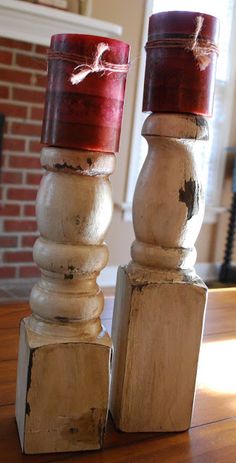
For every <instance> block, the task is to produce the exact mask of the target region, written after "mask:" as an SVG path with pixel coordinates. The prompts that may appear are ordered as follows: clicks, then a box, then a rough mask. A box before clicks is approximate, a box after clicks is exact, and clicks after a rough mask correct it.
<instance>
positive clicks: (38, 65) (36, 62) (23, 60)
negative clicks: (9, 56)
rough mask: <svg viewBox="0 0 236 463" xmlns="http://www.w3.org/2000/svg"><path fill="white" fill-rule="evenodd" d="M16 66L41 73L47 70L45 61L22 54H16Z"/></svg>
mask: <svg viewBox="0 0 236 463" xmlns="http://www.w3.org/2000/svg"><path fill="white" fill-rule="evenodd" d="M0 56H1V55H0ZM16 64H17V65H18V66H20V67H22V68H30V69H37V70H39V71H45V70H46V69H47V65H46V60H45V59H43V58H39V57H36V56H31V55H24V54H21V53H17V54H16Z"/></svg>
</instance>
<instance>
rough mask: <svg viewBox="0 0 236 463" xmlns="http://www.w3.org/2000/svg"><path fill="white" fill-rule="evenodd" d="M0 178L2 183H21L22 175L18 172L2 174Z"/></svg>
mask: <svg viewBox="0 0 236 463" xmlns="http://www.w3.org/2000/svg"><path fill="white" fill-rule="evenodd" d="M0 178H1V181H2V182H3V183H11V184H12V183H14V184H19V183H22V174H21V173H20V172H2V175H1V176H0Z"/></svg>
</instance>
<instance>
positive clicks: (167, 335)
mask: <svg viewBox="0 0 236 463" xmlns="http://www.w3.org/2000/svg"><path fill="white" fill-rule="evenodd" d="M142 134H143V135H144V136H145V138H146V139H147V141H148V144H149V152H148V156H147V158H146V161H145V163H144V165H143V168H142V171H141V173H140V176H139V179H138V181H137V185H136V190H135V194H134V202H133V224H134V231H135V237H136V240H135V241H134V243H133V244H132V247H131V256H132V261H131V262H130V264H129V265H128V266H126V267H120V269H119V272H118V278H117V289H116V297H115V309H114V319H113V324H112V338H113V343H114V356H113V373H112V387H111V401H110V408H111V412H112V415H113V419H114V421H115V424H116V426H117V427H118V428H119V429H121V430H123V431H127V432H146V431H171V432H172V431H183V430H186V429H188V428H189V426H190V423H191V414H192V406H193V401H194V391H195V381H196V373H197V362H198V354H199V348H200V343H201V336H202V327H203V320H204V310H205V303H206V293H207V288H206V286H205V285H204V283H203V282H202V281H201V280H200V279H199V277H198V276H197V275H196V273H195V270H194V264H195V260H196V251H195V247H194V243H195V240H196V238H197V235H198V233H199V230H200V227H201V223H202V219H203V214H204V194H203V189H202V185H201V176H200V173H199V171H198V158H197V152H196V147H197V145H198V143H204V140H206V139H207V137H208V127H207V122H206V121H205V119H204V118H202V117H195V116H191V115H184V114H183V115H181V114H179V115H176V114H152V115H151V116H149V117H148V118H147V119H146V121H145V123H144V126H143V130H142Z"/></svg>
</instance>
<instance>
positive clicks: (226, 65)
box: [124, 0, 236, 222]
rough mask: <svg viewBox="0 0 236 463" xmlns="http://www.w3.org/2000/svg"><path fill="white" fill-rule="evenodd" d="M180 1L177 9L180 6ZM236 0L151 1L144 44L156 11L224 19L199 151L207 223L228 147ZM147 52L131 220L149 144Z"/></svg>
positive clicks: (135, 133) (128, 208)
mask: <svg viewBox="0 0 236 463" xmlns="http://www.w3.org/2000/svg"><path fill="white" fill-rule="evenodd" d="M176 4H177V8H176ZM235 4H236V1H235V0H224V1H222V0H208V1H206V0H179V1H178V2H176V0H153V1H151V0H150V1H148V2H147V7H146V18H145V27H144V34H143V45H144V44H145V42H146V40H147V27H148V18H149V16H150V14H152V13H158V12H161V11H170V10H176V9H178V10H182V11H183V10H185V11H199V12H201V13H207V14H211V15H213V16H217V17H218V18H219V19H220V41H219V49H220V55H219V58H218V64H217V75H216V87H215V98H214V109H213V118H212V119H209V128H210V142H209V143H208V144H207V145H206V147H205V148H203V149H202V150H201V151H202V152H201V153H199V159H201V163H202V172H203V182H204V183H205V189H206V215H205V221H206V222H214V221H216V217H217V215H216V214H217V213H219V212H221V210H222V208H221V207H219V204H220V196H221V189H222V183H223V174H224V162H225V148H226V146H227V144H228V139H229V130H230V122H231V113H232V103H233V96H234V63H233V62H232V58H233V57H234V51H233V50H232V49H231V47H232V44H233V43H234V40H233V32H234V31H233V27H232V24H233V17H234V11H235ZM145 59H146V57H145V53H144V51H143V52H142V57H141V65H140V75H139V85H138V89H137V101H136V110H135V118H134V129H133V143H132V152H131V159H130V171H129V178H128V187H127V194H126V203H125V204H124V210H125V214H124V217H125V220H131V203H132V198H133V193H134V188H135V184H136V180H137V177H138V174H139V171H140V169H141V167H142V164H143V161H144V159H145V157H146V154H147V143H146V141H145V140H144V139H143V137H141V135H140V133H141V128H142V124H143V121H144V120H145V119H146V117H147V114H146V113H144V114H142V112H141V111H142V109H141V108H142V93H143V79H144V70H145Z"/></svg>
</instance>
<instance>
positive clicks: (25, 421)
mask: <svg viewBox="0 0 236 463" xmlns="http://www.w3.org/2000/svg"><path fill="white" fill-rule="evenodd" d="M107 336H108V335H106V334H105V335H104V342H103V339H102V336H101V337H100V339H99V340H97V342H96V340H95V341H89V340H88V341H86V342H82V341H77V342H76V341H74V340H73V341H68V340H67V341H66V342H65V341H64V342H63V341H62V340H61V342H60V338H59V339H55V340H54V342H53V341H52V340H51V341H50V340H49V339H47V338H46V337H45V338H44V337H43V336H41V335H39V334H36V333H34V332H32V331H31V329H30V328H29V318H26V319H24V320H22V322H21V327H20V350H19V361H18V378H17V396H16V420H17V426H18V432H19V437H20V442H21V446H22V450H23V451H24V452H25V453H29V454H32V453H46V452H66V451H70V452H71V451H78V450H94V449H99V448H101V447H102V444H103V435H104V430H105V424H106V418H107V406H108V394H109V381H110V353H111V348H110V346H109V345H108V342H107Z"/></svg>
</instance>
